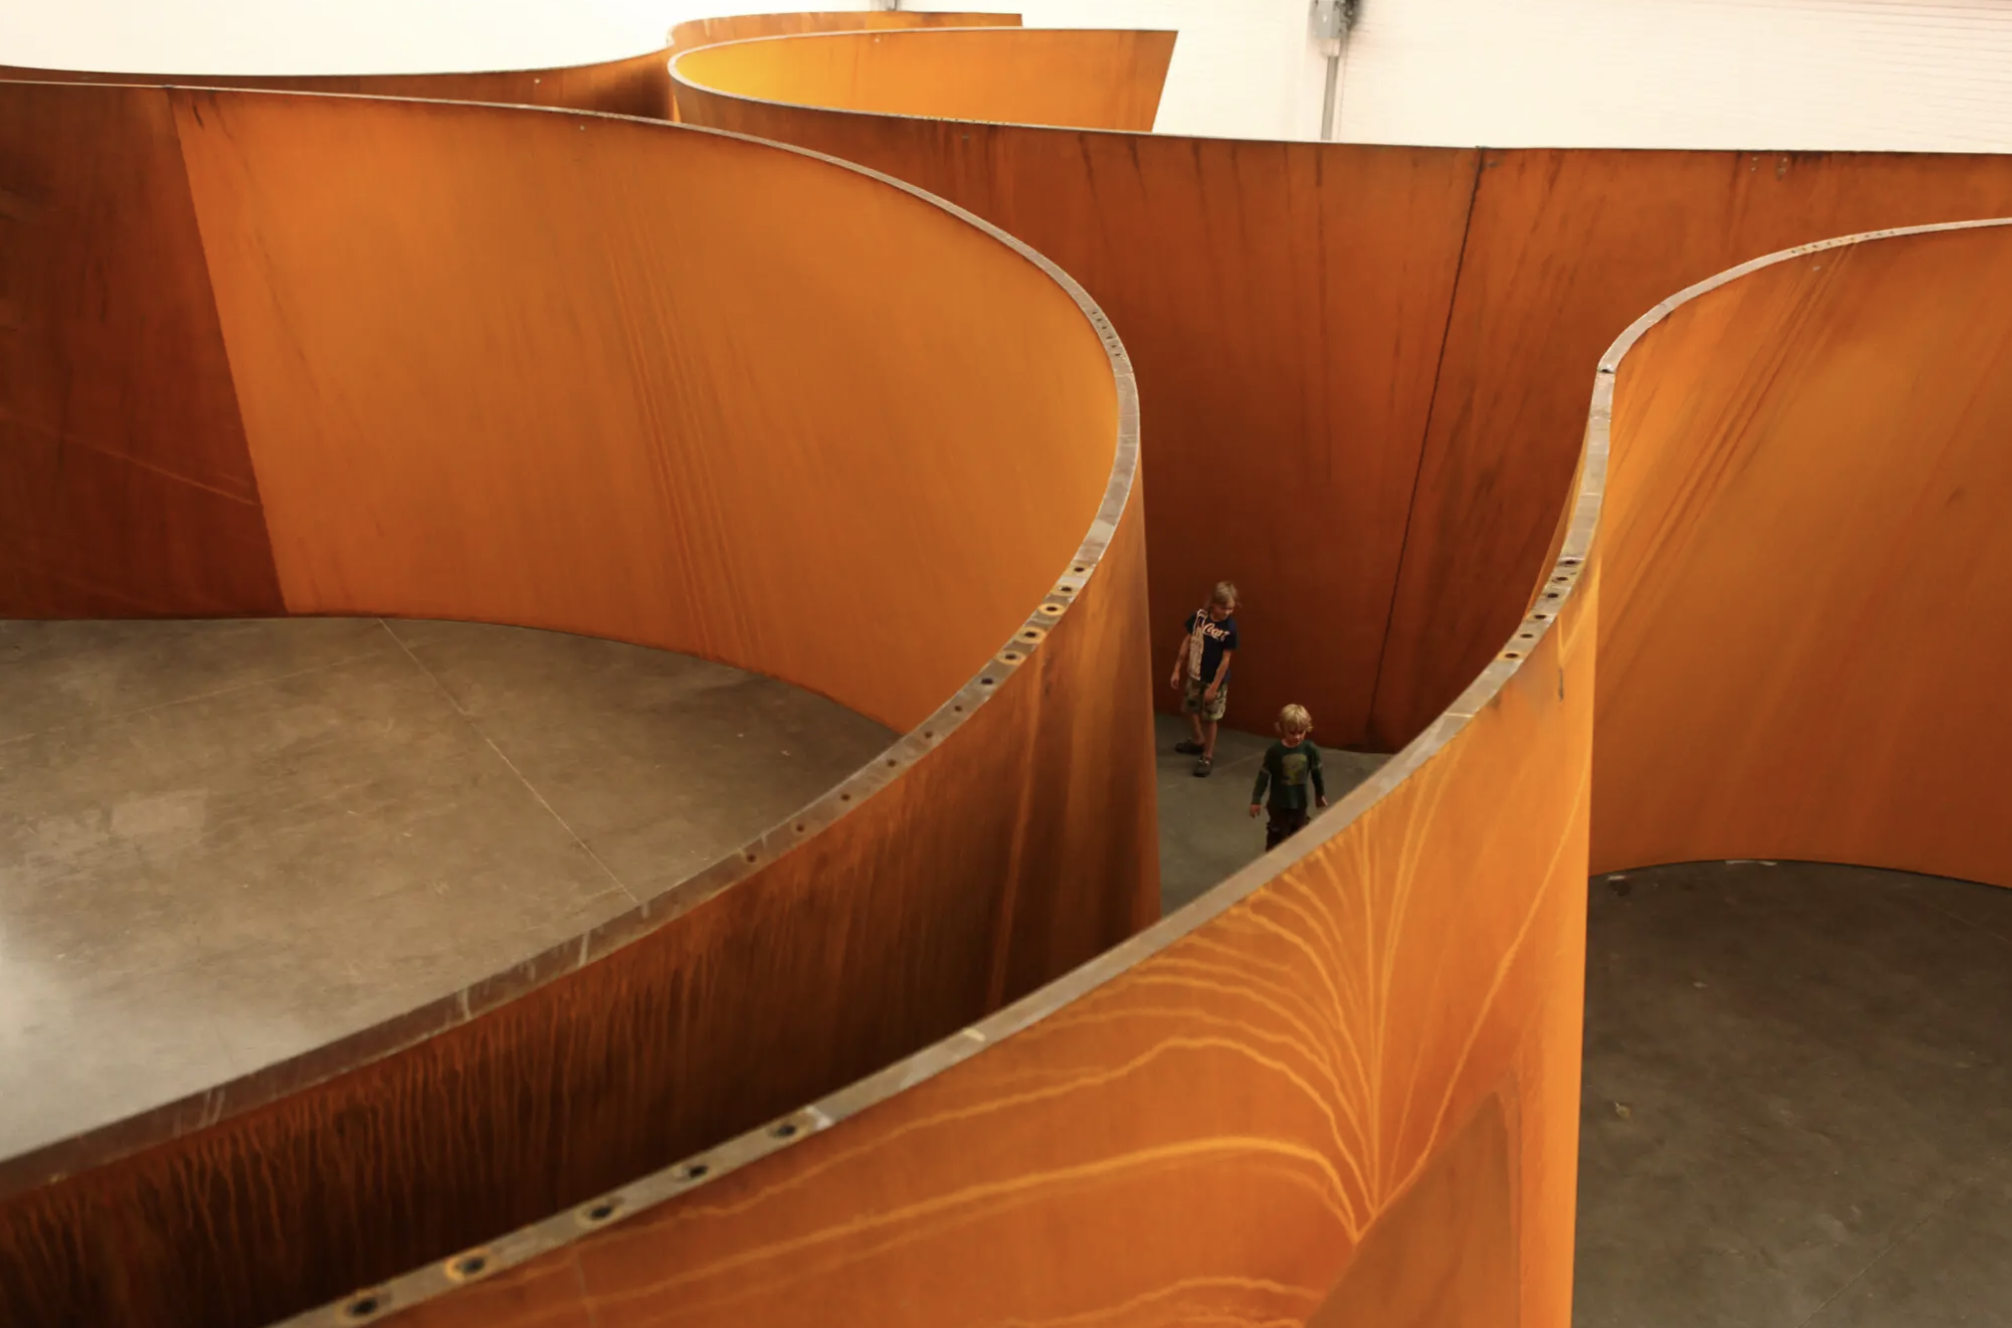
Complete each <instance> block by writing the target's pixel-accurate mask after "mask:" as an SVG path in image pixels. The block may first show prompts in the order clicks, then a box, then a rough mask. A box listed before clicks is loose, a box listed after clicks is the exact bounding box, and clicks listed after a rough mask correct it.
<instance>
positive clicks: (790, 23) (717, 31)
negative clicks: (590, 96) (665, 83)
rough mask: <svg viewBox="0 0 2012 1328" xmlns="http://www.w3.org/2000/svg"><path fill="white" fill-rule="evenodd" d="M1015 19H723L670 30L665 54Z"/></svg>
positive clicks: (1015, 21)
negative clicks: (766, 40)
mask: <svg viewBox="0 0 2012 1328" xmlns="http://www.w3.org/2000/svg"><path fill="white" fill-rule="evenodd" d="M1019 26H1020V15H1018V14H953V13H947V12H945V13H936V12H925V11H922V10H915V9H865V10H851V11H844V12H834V13H820V12H811V13H795V14H727V15H723V16H721V17H719V18H693V19H686V20H685V21H684V22H683V23H680V24H678V25H677V26H676V27H674V28H672V29H671V52H672V53H673V54H677V53H680V52H684V51H689V50H691V49H692V48H693V47H696V46H713V45H716V44H718V43H720V42H730V41H746V40H748V39H749V38H751V37H794V36H797V35H800V34H802V33H806V32H866V31H871V32H891V31H893V30H895V29H898V28H1017V27H1019Z"/></svg>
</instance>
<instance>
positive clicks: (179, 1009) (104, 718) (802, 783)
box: [0, 619, 889, 1156]
mask: <svg viewBox="0 0 2012 1328" xmlns="http://www.w3.org/2000/svg"><path fill="white" fill-rule="evenodd" d="M888 740H889V734H888V733H887V732H886V731H885V730H884V729H882V728H881V727H880V726H878V725H876V724H873V723H871V722H870V721H868V720H865V719H863V718H861V717H860V716H858V715H855V714H853V713H851V712H850V711H847V710H845V709H843V708H842V707H840V706H837V705H835V704H833V703H831V702H829V701H825V700H823V699H821V698H818V697H815V696H812V695H810V694H808V693H805V692H801V691H798V690H797V689H795V688H792V687H788V686H786V685H784V684H782V683H778V682H774V681H771V680H768V679H764V678H757V677H753V676H750V675H748V674H744V673H740V672H738V671H736V670H733V669H727V668H721V667H719V666H717V665H711V664H706V663H703V662H700V661H697V660H692V659H688V658H684V657H682V656H677V655H669V654H665V653H663V652H661V651H656V650H645V649H640V648H637V647H633V646H622V645H616V644H613V643H611V642H606V641H593V640H588V639H585V638H582V637H573V636H564V635H560V634H556V633H549V632H534V631H525V630H522V629H516V628H506V627H487V626H478V625H471V624H464V623H444V622H379V621H376V620H374V619H300V620H293V621H236V622H128V623H97V622H89V623H27V622H0V1156H13V1155H16V1154H19V1153H21V1152H24V1151H27V1150H28V1149H31V1148H34V1147H36V1146H38V1145H40V1144H43V1143H47V1142H50V1141H52V1140H54V1139H56V1138H60V1137H62V1136H64V1135H68V1134H71V1133H75V1132H77V1131H79V1130H82V1129H88V1128H92V1127H94V1126H98V1125H102V1124H106V1123H109V1122H111V1121H113V1120H117V1119H120V1118H122V1117H124V1116H127V1115H131V1114H133V1113H135V1112H138V1111H142V1110H145V1109H147V1108H149V1107H152V1106H156V1105H159V1104H161V1103H163V1102H168V1101H172V1100H174V1099H176V1098H178V1097H181V1096H184V1095H186V1094H189V1093H193V1092H198V1091H200V1090H202V1089H204V1088H207V1087H209V1086H211V1085H213V1084H216V1083H219V1082H222V1081H225V1080H228V1079H230V1078H233V1077H236V1076H237V1075H240V1074H245V1073H249V1072H251V1071H253V1070H256V1069H258V1068H260V1067H262V1066H264V1065H267V1064H270V1063H272V1062H274V1061H277V1060H281V1059H284V1058H286V1057H288V1056H290V1055H293V1054H295V1053H298V1052H300V1051H303V1050H306V1049H307V1048H309V1047H313V1046H316V1045H318V1044H320V1043H323V1042H326V1041H328V1040H330V1039H332V1038H335V1037H339V1036H342V1035H344V1034H347V1033H351V1032H354V1031H356V1030H358V1029H361V1028H364V1027H368V1026H369V1025H370V1024H373V1023H375V1022H377V1021H379V1020H381V1019H384V1018H386V1017H389V1016H391V1015H394V1014H397V1013H399V1012H401V1011H403V1010H406V1009H409V1008H411V1007H412V1006H414V1005H417V1004H421V1003H423V1002H424V1001H426V1000H430V999H435V998H438V997H441V996H445V995H449V994H451V993H452V992H454V991H456V990H458V989H459V988H460V987H462V986H464V985H466V984H467V983H469V982H470V981H473V980H474V979H476V978H479V977H482V976H484V975H486V974H489V973H491V972H495V971H497V970H499V969H502V968H506V967H508V966H509V965H510V964H512V963H514V962H516V961H518V960H521V959H525V958H528V957H530V956H531V955H533V954H536V953H538V952H539V951H540V950H542V949H544V948H546V947H547V946H549V945H552V944H555V943H557V942H559V941H561V940H564V939H565V938H567V937H569V936H571V935H574V934H576V933H577V932H579V931H581V930H582V929H584V928H586V927H588V926H591V925H592V924H594V923H596V922H600V921H603V920H605V919H607V918H609V917H612V916H614V915H616V914H617V913H620V912H621V911H623V910H625V909H627V908H628V907H630V906H631V905H632V904H633V903H634V902H635V901H636V900H637V899H638V898H641V897H644V896H647V895H650V894H654V893H656V892H658V891H660V890H662V889H663V888H665V887H666V886H668V885H671V884H672V883H674V882H676V881H678V880H681V879H683V878H684V877H686V876H688V875H690V874H691V873H692V872H693V871H695V870H697V869H698V868H700V867H703V866H704V865H706V864H707V863H708V862H710V861H711V860H712V859H713V858H715V857H716V856H718V855H719V854H721V853H723V852H725V851H727V850H729V849H731V848H733V847H735V846H736V845H738V844H740V843H741V842H743V841H745V840H746V839H747V838H749V837H751V836H753V835H755V834H758V833H760V832H761V831H762V830H764V829H766V828H767V827H769V826H770V825H773V824H774V823H775V822H777V821H779V820H781V819H782V818H784V817H785V816H787V815H789V814H790V813H791V812H792V811H794V810H795V809H796V808H797V807H799V806H801V805H803V804H804V803H805V802H807V801H809V800H810V799H811V798H813V797H814V796H816V795H817V794H819V793H821V792H823V791H824V790H825V789H827V788H829V787H830V786H831V785H832V784H833V783H835V782H837V780H838V779H840V778H842V777H843V776H844V775H846V774H848V773H850V772H851V771H852V770H854V769H856V768H858V767H859V766H860V765H862V764H864V763H865V762H866V761H868V760H870V759H871V758H872V756H873V755H874V754H875V753H876V752H877V751H879V750H880V749H881V748H882V747H884V746H885V745H886V743H887V742H888Z"/></svg>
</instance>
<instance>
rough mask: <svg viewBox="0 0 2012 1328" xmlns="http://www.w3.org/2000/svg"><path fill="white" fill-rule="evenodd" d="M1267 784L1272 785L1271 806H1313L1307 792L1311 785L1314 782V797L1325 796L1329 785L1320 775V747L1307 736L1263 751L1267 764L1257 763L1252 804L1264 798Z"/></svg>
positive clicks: (1296, 807) (1275, 744) (1274, 745)
mask: <svg viewBox="0 0 2012 1328" xmlns="http://www.w3.org/2000/svg"><path fill="white" fill-rule="evenodd" d="M1267 784H1269V785H1270V786H1271V806H1273V807H1275V808H1291V809H1300V808H1305V807H1311V806H1312V805H1313V797H1309V796H1308V795H1307V786H1308V785H1312V787H1313V793H1314V796H1315V797H1322V798H1324V797H1326V796H1327V785H1326V784H1324V783H1322V782H1321V778H1320V748H1318V747H1316V746H1314V745H1313V744H1312V743H1311V742H1309V741H1307V740H1305V739H1301V740H1300V744H1299V746H1297V747H1288V746H1286V745H1285V744H1284V743H1282V742H1275V743H1273V744H1272V745H1271V747H1270V748H1269V749H1268V750H1266V752H1265V754H1264V764H1263V765H1260V766H1259V767H1258V777H1257V787H1256V788H1255V789H1253V790H1251V806H1253V807H1255V806H1257V805H1258V804H1259V803H1261V802H1263V801H1264V800H1265V796H1264V795H1265V786H1266V785H1267Z"/></svg>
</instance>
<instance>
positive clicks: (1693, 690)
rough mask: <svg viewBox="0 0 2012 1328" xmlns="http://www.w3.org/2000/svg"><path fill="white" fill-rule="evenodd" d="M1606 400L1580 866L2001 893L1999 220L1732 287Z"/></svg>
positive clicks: (2008, 240)
mask: <svg viewBox="0 0 2012 1328" xmlns="http://www.w3.org/2000/svg"><path fill="white" fill-rule="evenodd" d="M1615 397H1616V406H1615V413H1614V438H1615V453H1616V455H1615V464H1614V470H1613V474H1612V477H1611V479H1610V487H1609V495H1610V497H1609V503H1610V507H1609V522H1610V524H1609V527H1608V530H1609V540H1610V542H1609V544H1608V555H1609V558H1608V564H1607V568H1608V571H1607V576H1608V581H1607V586H1608V600H1607V603H1608V605H1609V608H1608V610H1607V631H1606V634H1605V637H1604V640H1603V644H1602V647H1601V657H1600V686H1599V695H1598V702H1597V707H1598V708H1597V716H1598V727H1597V736H1598V742H1599V748H1598V750H1599V763H1598V765H1597V766H1596V767H1595V769H1596V772H1597V775H1596V778H1595V781H1594V786H1593V788H1594V809H1595V819H1594V827H1595V833H1594V840H1593V855H1594V859H1595V865H1596V866H1599V867H1605V866H1623V865H1628V864H1634V863H1643V862H1668V861H1675V860H1682V859H1691V858H1796V859H1810V860H1816V861H1830V862H1855V863H1866V864H1869V865H1872V866H1878V867H1894V868H1900V869H1903V870H1907V871H1916V872H1928V873H1933V874H1936V875H1942V876H1957V877H1963V878H1966V879H1969V880H1975V881H1989V882H1993V883H1995V884H1999V885H2012V834H2008V832H2007V826H2008V822H2007V817H2006V813H2005V790H2006V789H2007V788H2008V787H2012V744H2008V743H2007V741H2006V739H2007V736H2008V735H2012V690H2008V688H2007V686H2006V662H2007V660H2008V658H2012V523H2008V522H2007V520H2006V514H2007V512H2008V511H2012V446H2008V444H2012V233H2008V232H2007V231H2006V230H2005V229H2004V228H2002V227H1992V228H1988V229H1968V230H1952V231H1947V232H1943V233H1940V234H1926V235H1915V236H1910V237H1907V238H1905V239H1893V240H1882V241H1878V242H1876V243H1866V244H1859V245H1854V246H1851V247H1849V248H1826V249H1819V250H1816V251H1815V252H1812V253H1809V254H1807V255H1804V256H1802V257H1798V258H1794V259H1791V260H1789V261H1786V262H1782V263H1777V264H1775V265H1773V266H1771V267H1768V268H1764V269H1762V270H1760V271H1758V272H1755V273H1753V274H1751V275H1749V276H1745V277H1742V278H1740V279H1739V280H1737V281H1735V282H1732V283H1731V284H1729V285H1727V286H1725V287H1723V288H1722V289H1720V290H1716V291H1714V292H1712V293H1711V294H1709V295H1707V296H1705V297H1703V298H1700V299H1696V300H1693V301H1691V302H1689V303H1687V304H1685V305H1683V306H1682V307H1680V308H1679V309H1677V310H1676V312H1674V313H1673V314H1671V315H1670V316H1669V318H1667V319H1666V320H1665V321H1664V322H1662V323H1661V324H1660V325H1659V326H1657V327H1656V328H1655V329H1654V330H1653V331H1651V332H1650V333H1649V334H1648V335H1647V336H1645V337H1644V338H1643V339H1642V341H1641V342H1640V343H1639V344H1638V345H1637V346H1636V347H1635V349H1634V350H1633V351H1632V352H1630V354H1629V356H1628V358H1627V360H1626V361H1625V362H1624V363H1623V364H1622V366H1621V372H1620V382H1619V384H1618V386H1617V388H1616V392H1615Z"/></svg>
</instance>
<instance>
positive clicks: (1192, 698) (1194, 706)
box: [1174, 682, 1202, 756]
mask: <svg viewBox="0 0 2012 1328" xmlns="http://www.w3.org/2000/svg"><path fill="white" fill-rule="evenodd" d="M1181 711H1182V713H1183V714H1185V715H1187V717H1188V731H1189V732H1190V733H1192V734H1193V735H1194V736H1193V737H1191V738H1188V739H1186V740H1185V741H1182V742H1177V743H1175V744H1174V750H1175V751H1177V752H1179V753H1180V754H1181V755H1182V756H1200V755H1201V754H1202V694H1201V692H1200V691H1198V690H1196V687H1195V684H1194V683H1193V682H1190V683H1189V684H1188V686H1187V690H1186V691H1184V692H1183V693H1181Z"/></svg>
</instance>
